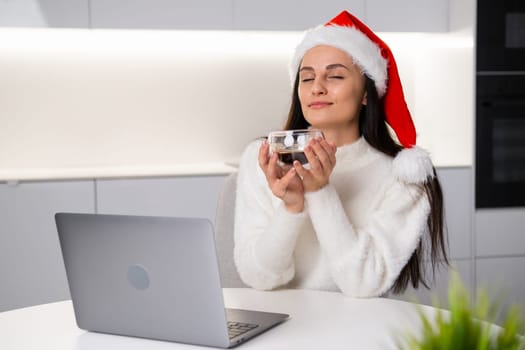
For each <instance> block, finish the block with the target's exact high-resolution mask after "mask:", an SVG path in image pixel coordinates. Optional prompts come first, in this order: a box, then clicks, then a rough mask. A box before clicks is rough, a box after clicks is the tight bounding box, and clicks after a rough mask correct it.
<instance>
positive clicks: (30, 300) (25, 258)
mask: <svg viewBox="0 0 525 350" xmlns="http://www.w3.org/2000/svg"><path fill="white" fill-rule="evenodd" d="M60 211H73V212H86V213H92V212H94V186H93V182H92V181H64V182H62V181H61V182H53V181H50V182H28V183H19V184H16V183H15V184H6V183H0V278H1V282H0V312H1V311H5V310H8V309H14V308H18V307H24V306H30V305H36V304H41V303H48V302H53V301H57V300H64V299H68V298H69V290H68V287H67V282H66V275H65V270H64V265H63V262H62V253H61V251H60V245H59V241H58V235H57V232H56V226H55V221H54V215H55V213H56V212H60Z"/></svg>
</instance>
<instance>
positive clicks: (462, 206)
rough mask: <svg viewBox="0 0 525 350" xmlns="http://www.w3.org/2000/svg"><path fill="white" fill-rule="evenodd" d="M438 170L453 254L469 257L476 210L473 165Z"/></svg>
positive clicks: (458, 256)
mask: <svg viewBox="0 0 525 350" xmlns="http://www.w3.org/2000/svg"><path fill="white" fill-rule="evenodd" d="M437 173H438V177H439V180H440V182H441V187H442V189H443V198H444V207H445V222H446V225H447V229H448V237H449V248H450V250H449V251H450V257H451V258H452V259H458V258H462V259H466V258H469V257H470V256H471V255H472V248H471V246H472V221H473V220H472V216H473V211H474V209H473V208H474V197H473V194H472V191H473V178H472V176H473V174H472V168H470V167H469V168H438V169H437Z"/></svg>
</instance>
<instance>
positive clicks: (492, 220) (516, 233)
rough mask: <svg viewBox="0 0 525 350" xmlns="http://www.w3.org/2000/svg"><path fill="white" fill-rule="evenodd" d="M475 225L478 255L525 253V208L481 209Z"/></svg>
mask: <svg viewBox="0 0 525 350" xmlns="http://www.w3.org/2000/svg"><path fill="white" fill-rule="evenodd" d="M475 225H476V229H475V232H476V233H475V235H476V251H475V254H476V256H479V257H487V256H501V255H525V209H523V208H499V209H479V210H476V213H475Z"/></svg>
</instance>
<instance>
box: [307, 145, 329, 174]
mask: <svg viewBox="0 0 525 350" xmlns="http://www.w3.org/2000/svg"><path fill="white" fill-rule="evenodd" d="M312 147H313V151H314V153H315V156H316V157H317V158H318V159H319V162H320V164H321V166H322V168H323V169H331V168H332V161H331V159H330V156H329V154H328V152H327V151H326V149H325V148H324V147H323V145H322V143H321V142H316V143H315V144H314V145H313V146H312Z"/></svg>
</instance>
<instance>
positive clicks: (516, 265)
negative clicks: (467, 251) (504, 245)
mask: <svg viewBox="0 0 525 350" xmlns="http://www.w3.org/2000/svg"><path fill="white" fill-rule="evenodd" d="M524 269H525V256H522V257H514V258H510V257H507V258H488V259H476V284H477V287H478V288H484V289H485V290H486V291H487V293H488V294H489V296H490V297H491V298H492V300H494V301H495V302H504V303H503V305H502V310H507V307H508V306H509V305H512V304H515V305H518V306H519V307H520V308H521V311H522V317H525V278H523V276H524V273H523V270H524ZM500 316H501V315H500ZM499 320H500V321H501V320H502V318H501V317H500V318H499Z"/></svg>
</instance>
